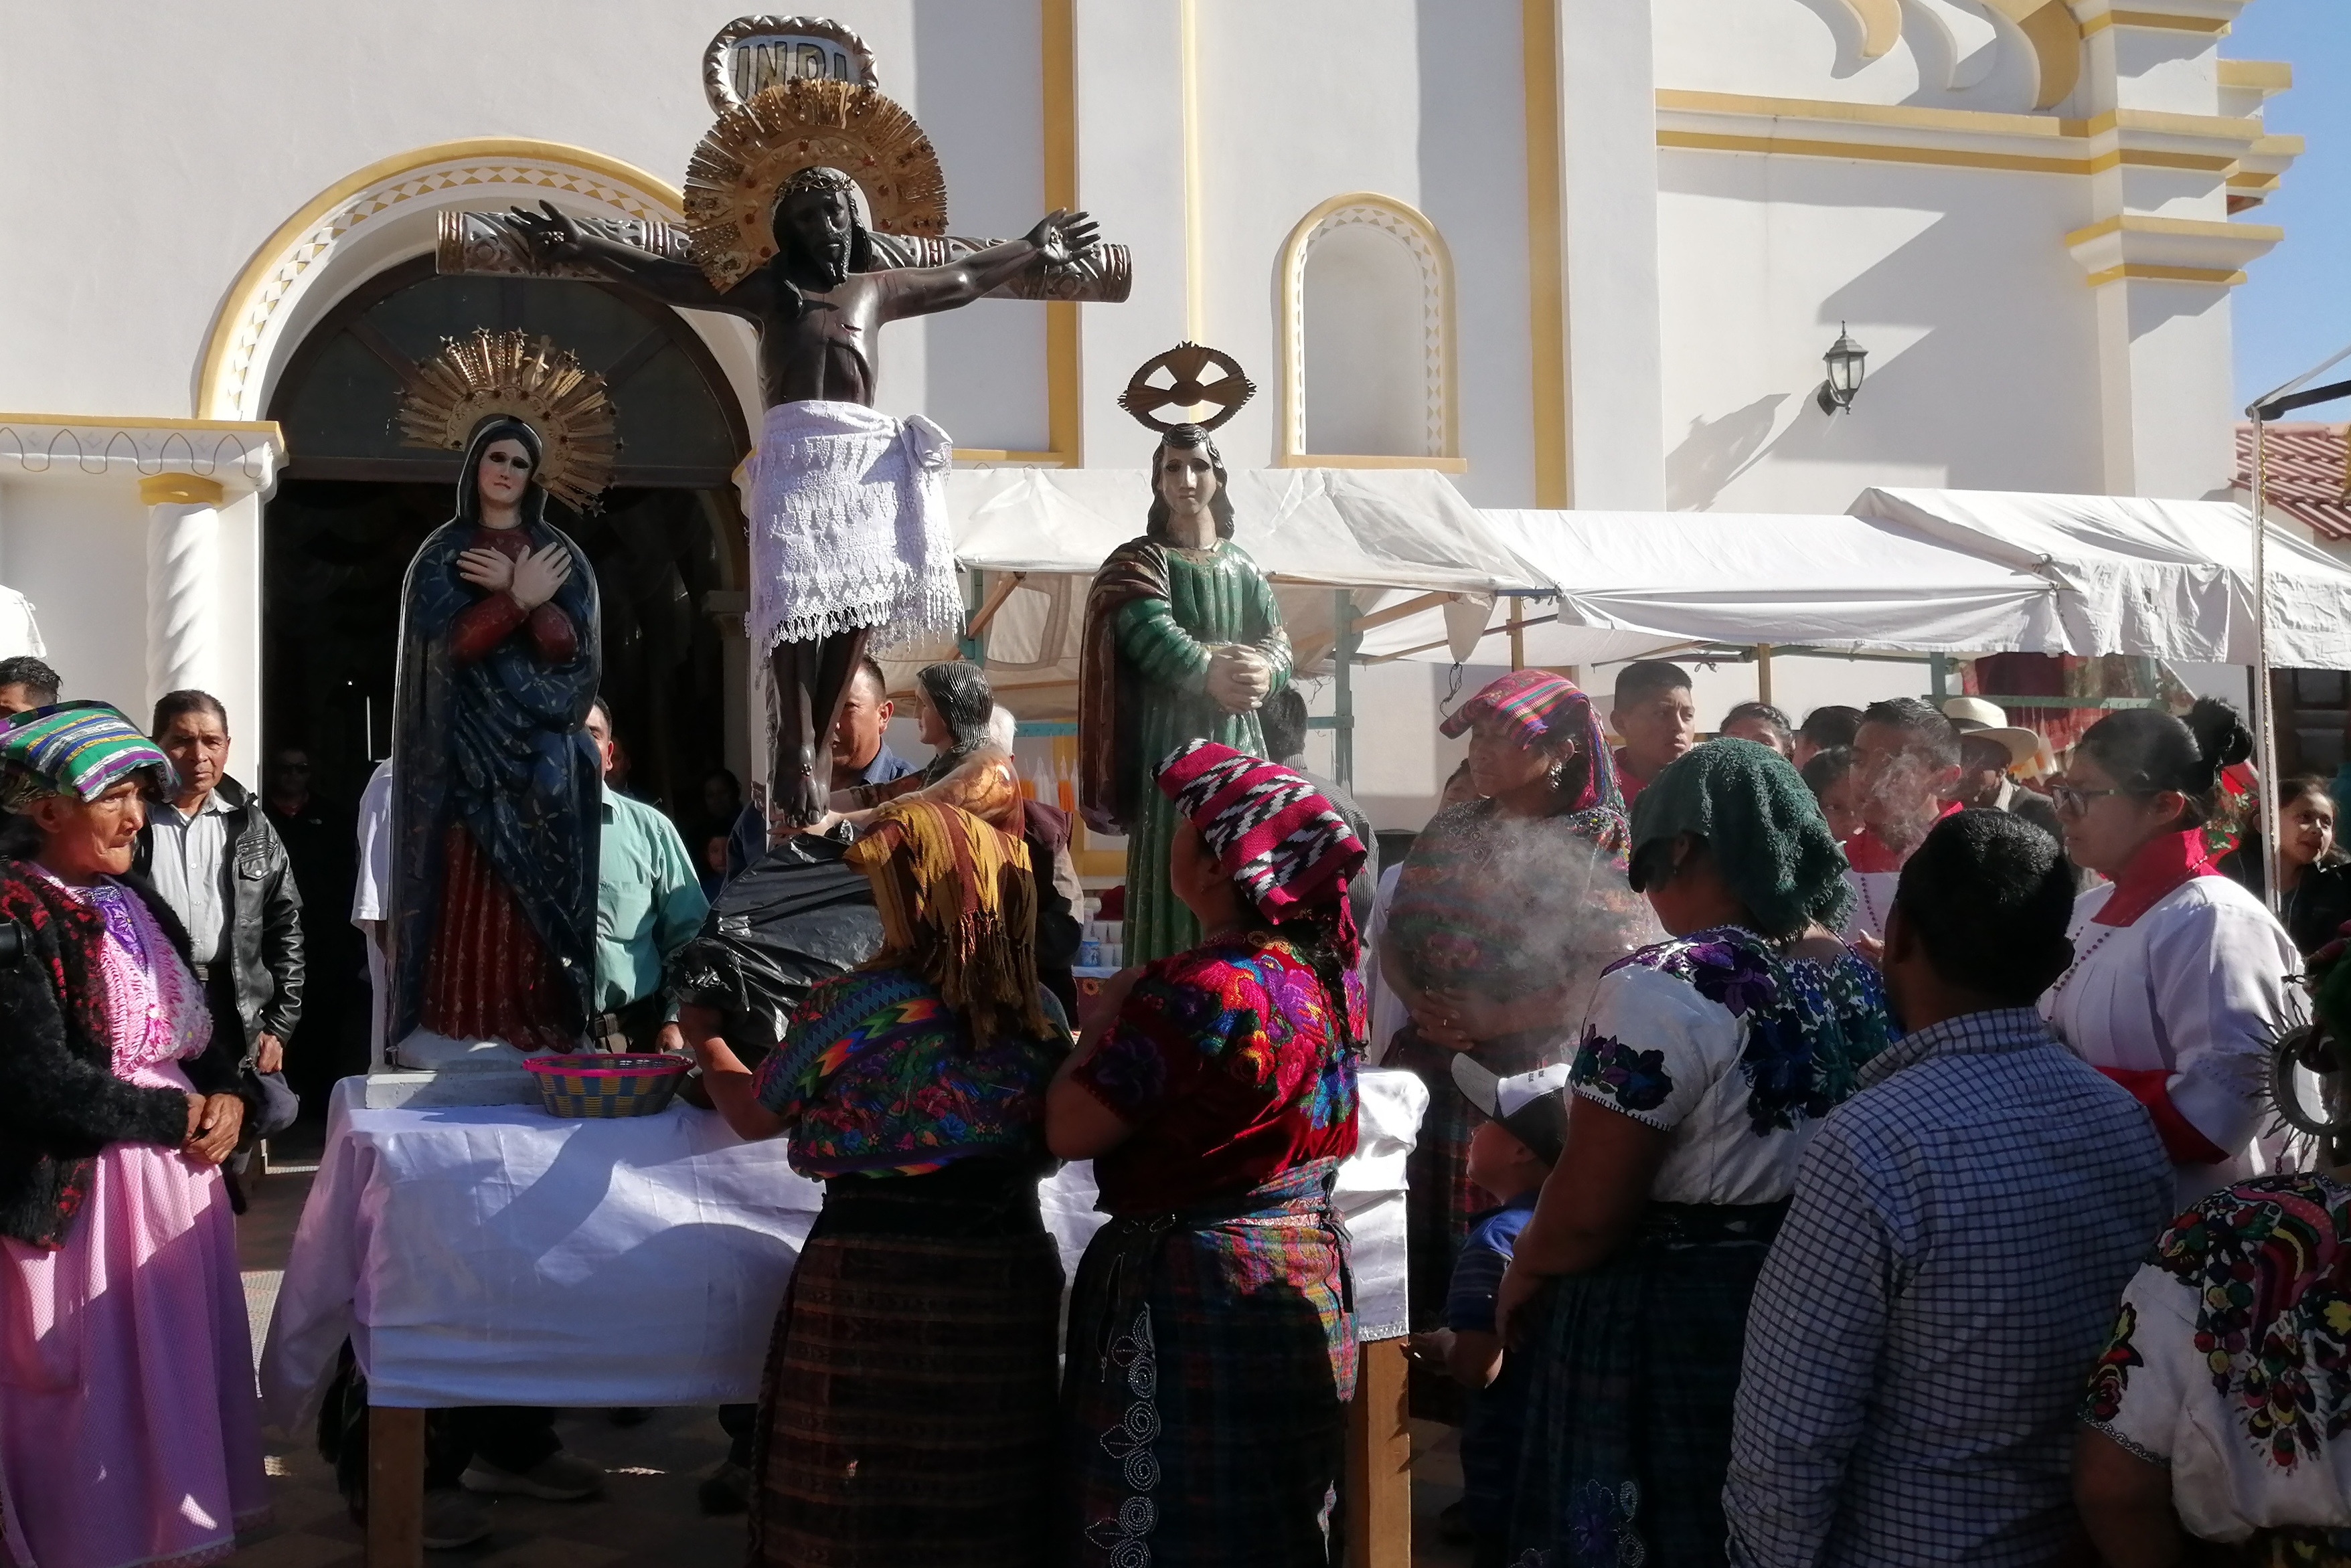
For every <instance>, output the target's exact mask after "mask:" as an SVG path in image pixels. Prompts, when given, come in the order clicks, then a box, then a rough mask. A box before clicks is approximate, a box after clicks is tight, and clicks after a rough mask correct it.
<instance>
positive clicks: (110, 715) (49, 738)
mask: <svg viewBox="0 0 2351 1568" xmlns="http://www.w3.org/2000/svg"><path fill="white" fill-rule="evenodd" d="M141 768H153V769H154V770H155V772H156V775H157V783H158V784H160V786H161V787H162V789H163V790H164V791H166V792H167V793H168V792H169V791H171V790H173V789H176V788H177V787H178V786H179V775H178V774H176V773H175V772H173V771H172V759H171V758H169V757H167V756H165V755H164V754H163V753H162V750H161V749H159V748H158V747H157V746H156V744H155V742H152V741H151V740H149V739H148V738H147V737H146V735H145V734H143V733H141V731H140V729H139V726H137V725H136V724H133V723H132V722H131V721H130V720H129V719H128V718H125V717H124V716H123V712H122V710H121V709H120V708H117V707H115V706H114V705H113V704H112V703H110V702H89V701H83V702H57V703H52V704H50V705H49V706H48V707H46V708H35V709H33V710H32V711H29V712H25V713H18V714H16V715H14V716H13V717H11V718H10V719H9V720H8V722H7V723H6V725H5V727H0V806H5V807H6V808H7V809H8V810H10V811H22V810H23V809H24V808H25V806H26V805H27V804H29V803H30V802H32V801H34V800H37V799H38V798H40V797H41V796H42V795H47V794H72V795H74V796H76V797H78V798H79V799H81V800H83V801H93V800H96V799H97V798H98V797H99V795H102V794H105V793H106V792H107V791H108V790H110V789H112V788H113V787H114V786H115V785H116V784H120V783H121V782H122V781H123V780H124V779H127V778H129V777H131V775H132V774H136V773H138V772H139V771H140V770H141Z"/></svg>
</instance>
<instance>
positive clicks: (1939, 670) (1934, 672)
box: [1927, 653, 1951, 708]
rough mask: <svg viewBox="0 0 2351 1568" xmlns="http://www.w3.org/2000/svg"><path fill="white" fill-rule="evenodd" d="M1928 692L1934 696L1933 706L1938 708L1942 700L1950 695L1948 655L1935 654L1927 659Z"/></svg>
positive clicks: (1949, 663) (1949, 662)
mask: <svg viewBox="0 0 2351 1568" xmlns="http://www.w3.org/2000/svg"><path fill="white" fill-rule="evenodd" d="M1927 680H1928V683H1929V684H1928V691H1931V692H1932V693H1933V694H1934V698H1935V706H1936V707H1937V708H1940V707H1942V705H1943V699H1944V698H1946V697H1948V696H1949V695H1950V694H1951V661H1950V657H1949V655H1948V654H1941V653H1935V654H1929V655H1928V657H1927Z"/></svg>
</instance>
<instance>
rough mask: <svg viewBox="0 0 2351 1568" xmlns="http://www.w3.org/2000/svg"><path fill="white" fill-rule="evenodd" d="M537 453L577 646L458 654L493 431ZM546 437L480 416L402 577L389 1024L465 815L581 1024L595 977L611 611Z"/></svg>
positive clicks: (529, 505)
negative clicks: (598, 741)
mask: <svg viewBox="0 0 2351 1568" xmlns="http://www.w3.org/2000/svg"><path fill="white" fill-rule="evenodd" d="M496 441H515V442H517V443H518V444H520V445H521V447H522V449H523V450H524V451H525V452H528V454H529V455H530V459H531V476H530V480H531V482H530V483H528V484H526V485H525V486H524V487H523V493H522V495H521V497H520V498H519V499H518V501H517V531H518V532H520V533H521V534H522V535H523V537H524V540H525V542H527V543H528V545H530V546H531V547H532V548H534V549H540V548H544V547H545V546H547V545H550V544H560V545H563V546H564V547H565V549H566V550H568V551H569V554H570V556H571V576H570V578H569V580H568V581H567V582H566V583H565V584H564V585H563V586H562V587H560V588H559V589H558V590H557V591H556V595H555V597H553V598H552V599H550V600H549V601H548V603H549V604H551V605H553V606H554V607H556V608H557V609H559V610H560V611H561V612H562V613H563V614H564V616H565V617H566V618H569V621H570V622H571V625H572V628H573V635H574V639H575V641H574V651H573V654H572V657H571V658H570V659H568V660H566V661H565V662H563V663H561V664H548V663H545V662H543V661H541V660H540V659H538V657H537V656H536V654H535V653H530V652H525V651H523V650H522V649H521V647H520V646H519V645H517V643H516V642H515V639H516V638H518V637H523V636H526V635H527V634H526V633H524V632H522V631H517V632H516V633H512V634H509V637H508V638H507V639H505V640H504V641H502V642H501V643H500V644H499V645H498V646H497V647H496V648H495V649H492V650H491V651H490V652H489V653H488V654H486V655H485V656H483V657H482V658H480V659H476V660H475V661H473V662H471V663H465V662H462V661H460V660H458V659H456V658H455V654H454V653H453V651H452V649H451V647H450V641H451V628H452V627H453V626H454V624H455V620H456V618H457V617H458V616H460V615H462V614H463V613H464V612H465V610H466V609H468V608H470V607H473V606H475V605H476V604H478V603H480V602H482V600H483V599H484V598H485V597H486V595H485V594H484V593H483V591H482V590H481V589H480V588H478V587H474V586H473V585H471V584H468V583H465V581H464V580H463V579H462V578H461V577H460V576H458V572H457V566H456V558H457V556H458V555H459V554H460V553H461V552H463V551H465V550H466V549H469V548H471V547H473V543H474V540H475V537H476V536H477V535H476V531H477V530H478V529H479V528H480V527H481V525H482V507H481V493H480V475H481V467H482V459H483V455H484V454H485V453H486V452H488V451H489V449H490V446H491V444H492V443H493V442H496ZM543 454H544V449H543V447H542V445H541V443H540V441H539V439H538V432H537V431H534V430H533V429H532V428H531V427H530V426H529V425H528V424H527V423H525V422H524V421H521V420H518V419H515V418H512V417H509V416H493V417H491V418H488V419H486V420H484V421H482V422H481V423H480V424H478V425H476V426H475V427H474V432H473V435H472V437H471V439H470V440H468V441H467V442H466V444H465V462H464V466H463V467H462V468H460V469H459V471H458V479H457V494H456V507H455V515H454V516H453V517H452V518H451V519H450V520H449V521H448V522H447V523H444V524H442V525H441V526H440V527H439V528H436V529H434V531H433V533H432V534H431V535H428V536H427V537H426V538H425V541H424V543H423V545H421V546H419V547H418V549H417V552H416V556H415V558H414V559H413V560H412V561H411V562H410V563H409V567H408V575H407V576H406V578H405V580H404V581H403V582H402V587H401V601H400V602H401V607H400V649H399V665H398V672H397V674H396V676H395V678H394V688H393V699H392V755H393V759H394V762H393V778H392V784H393V789H392V834H393V839H392V889H391V901H390V909H389V910H388V919H387V922H386V923H387V927H388V938H389V944H390V951H389V953H388V955H387V956H388V957H389V959H390V961H391V963H390V969H391V974H390V979H391V982H392V983H391V991H392V995H391V997H390V999H389V1001H390V1004H391V1005H390V1012H389V1017H388V1019H387V1024H388V1028H387V1036H388V1039H389V1041H390V1042H391V1044H394V1045H397V1044H399V1043H400V1041H401V1040H402V1039H403V1038H404V1037H405V1036H406V1035H407V1033H409V1032H410V1031H412V1030H413V1029H414V1028H415V1027H416V1026H417V1023H418V1018H419V1014H420V1012H421V1010H422V1002H423V987H424V983H425V978H426V977H425V972H424V971H425V968H426V960H427V958H428V956H429V953H430V950H431V948H432V940H433V934H434V924H435V922H436V920H437V919H438V917H439V912H440V903H441V890H442V882H443V873H444V865H443V836H444V834H445V833H446V831H447V829H448V826H449V825H450V824H452V823H453V822H462V823H463V824H465V826H466V828H467V830H468V831H469V832H470V833H471V834H472V836H473V837H474V840H475V845H476V846H478V847H479V849H480V850H481V852H482V854H483V855H484V856H485V857H486V858H487V859H488V861H489V863H490V865H491V867H492V868H493V870H495V872H496V875H497V877H498V878H499V879H500V881H501V882H503V883H504V884H505V886H506V887H507V889H508V890H509V891H510V892H511V893H512V894H513V896H514V898H515V900H516V902H517V905H518V906H519V907H520V909H521V911H522V913H523V915H524V917H525V918H526V919H528V922H529V924H530V927H531V929H532V930H533V932H534V933H535V934H536V935H537V936H538V940H539V941H540V942H541V943H542V944H543V945H544V947H545V948H546V950H547V952H548V954H549V959H550V961H552V962H553V963H554V964H555V966H556V968H557V970H558V971H559V972H560V973H561V975H562V978H563V980H564V981H566V982H568V986H569V991H570V998H569V1001H570V1003H571V1005H570V1008H569V1011H570V1012H572V1013H574V1014H576V1015H577V1016H578V1018H579V1019H580V1020H581V1021H583V1022H584V1020H585V1017H586V1014H587V1012H588V1010H589V1003H590V991H591V987H592V984H593V979H594V974H595V952H596V946H595V942H596V849H597V839H598V836H599V835H600V834H601V815H600V814H601V808H602V793H601V792H602V783H601V766H600V764H599V760H598V758H597V754H596V749H595V747H594V745H593V744H592V743H590V742H589V740H588V738H587V735H586V733H585V732H583V731H582V730H581V728H580V725H581V722H582V721H583V720H584V719H585V718H586V716H587V712H588V706H589V703H590V701H592V700H593V699H594V697H595V694H596V688H597V684H598V680H599V678H600V676H601V671H602V666H603V649H602V643H601V635H602V623H601V606H600V603H599V598H598V594H597V584H596V572H595V568H594V566H592V565H591V564H590V561H589V559H588V555H587V552H585V551H584V550H582V549H580V546H579V545H578V544H577V543H575V542H574V541H573V540H572V539H571V538H570V537H569V535H566V534H564V532H563V531H562V530H561V529H559V528H558V527H556V526H555V525H554V524H551V523H549V522H548V521H547V492H546V490H545V489H544V488H542V487H541V485H540V484H539V483H538V468H539V463H540V462H541V461H542V459H543Z"/></svg>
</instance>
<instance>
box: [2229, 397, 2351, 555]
mask: <svg viewBox="0 0 2351 1568" xmlns="http://www.w3.org/2000/svg"><path fill="white" fill-rule="evenodd" d="M2346 429H2351V427H2346V426H2343V425H2321V424H2309V423H2303V422H2284V421H2281V422H2279V423H2276V424H2273V425H2271V426H2269V427H2268V441H2267V445H2268V449H2269V459H2268V462H2269V504H2270V505H2271V506H2272V507H2273V508H2275V509H2276V510H2277V511H2280V512H2283V513H2284V514H2287V515H2288V516H2290V517H2292V518H2294V520H2295V521H2296V522H2298V523H2302V524H2307V525H2308V526H2310V527H2311V528H2314V529H2315V530H2316V531H2317V532H2318V535H2319V536H2320V537H2322V538H2326V539H2351V493H2346V490H2351V450H2346V449H2351V441H2346ZM2237 488H2238V489H2239V490H2241V491H2242V492H2243V493H2245V494H2247V495H2248V496H2250V495H2251V494H2252V493H2253V427H2252V423H2251V422H2250V421H2247V422H2242V423H2240V424H2239V425H2238V426H2237Z"/></svg>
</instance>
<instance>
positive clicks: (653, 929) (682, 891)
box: [588, 697, 710, 1052]
mask: <svg viewBox="0 0 2351 1568" xmlns="http://www.w3.org/2000/svg"><path fill="white" fill-rule="evenodd" d="M588 736H589V738H590V740H592V741H594V742H596V751H597V754H598V755H600V756H601V757H602V758H603V762H604V772H605V774H606V775H607V777H608V778H609V776H610V774H611V771H612V715H611V710H610V709H608V708H606V707H605V706H604V700H603V699H602V698H601V697H600V698H598V699H597V700H596V704H595V706H594V707H592V708H590V709H589V710H588ZM596 854H597V863H596V882H597V887H596V1008H597V1017H596V1018H595V1020H594V1021H593V1026H592V1028H591V1029H590V1033H591V1034H593V1035H594V1036H595V1037H596V1041H597V1044H599V1045H600V1046H601V1048H602V1049H604V1050H607V1051H652V1050H664V1051H669V1050H674V1051H679V1052H683V1051H684V1049H685V1041H684V1036H682V1035H680V1034H679V1033H678V1031H677V1025H676V1024H675V1023H673V1022H671V1019H670V1014H671V1008H670V1005H669V1002H668V1001H667V999H666V998H664V995H663V994H662V977H663V973H664V970H665V969H666V968H667V966H668V963H669V961H670V958H671V956H672V955H673V954H674V953H675V952H676V951H677V950H678V949H680V948H682V947H684V945H685V944H686V943H687V942H689V941H691V940H694V937H695V933H696V932H698V931H700V930H701V929H702V920H703V917H704V916H705V915H707V914H708V913H709V912H710V901H709V900H708V899H706V898H704V897H703V896H702V881H701V878H700V877H696V876H695V872H694V862H693V861H692V860H690V859H688V858H687V857H686V853H685V841H684V839H682V838H680V837H679V836H678V835H677V829H676V827H674V826H672V824H671V822H670V820H669V818H668V817H666V816H664V815H662V814H661V813H660V812H658V811H656V810H654V809H653V807H652V806H650V805H645V804H644V803H643V801H638V800H631V799H630V798H629V797H628V796H627V795H624V794H619V793H617V792H616V791H615V790H614V789H613V788H612V786H611V784H610V783H607V784H605V785H604V831H603V836H602V837H601V840H600V841H599V843H598V846H597V851H596Z"/></svg>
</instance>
